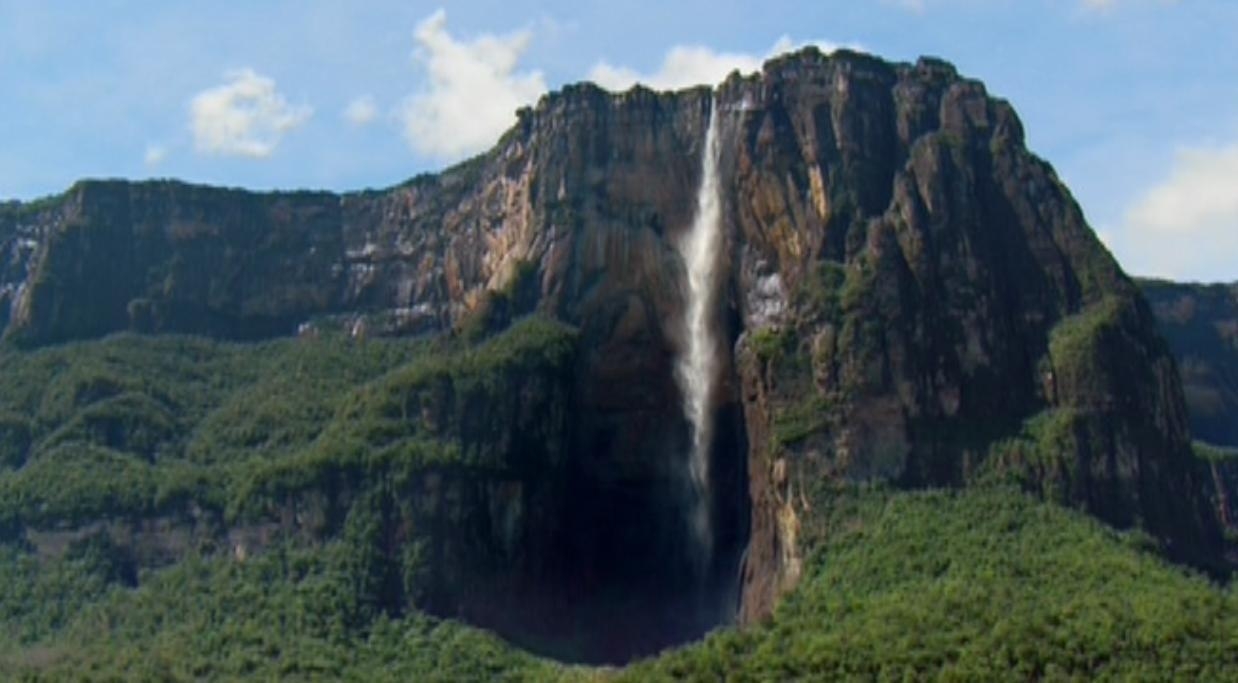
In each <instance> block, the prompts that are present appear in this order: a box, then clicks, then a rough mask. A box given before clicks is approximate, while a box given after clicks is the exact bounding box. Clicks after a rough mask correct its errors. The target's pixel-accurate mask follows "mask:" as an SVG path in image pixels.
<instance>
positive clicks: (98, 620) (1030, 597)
mask: <svg viewBox="0 0 1238 683" xmlns="http://www.w3.org/2000/svg"><path fill="white" fill-rule="evenodd" d="M817 499H818V500H817V502H818V503H819V504H821V505H822V507H821V508H819V509H818V510H817V512H816V513H815V514H814V515H813V516H812V517H811V518H809V519H808V520H806V524H805V529H804V531H805V535H806V537H807V538H808V543H809V544H810V545H811V546H812V547H813V548H814V550H813V552H812V553H811V555H810V560H809V563H808V567H807V569H806V575H805V578H804V580H803V582H802V583H801V585H800V587H799V588H798V589H797V590H796V591H795V592H794V593H792V594H791V595H790V596H789V597H788V598H787V600H786V601H785V602H784V603H783V604H782V605H781V606H780V607H779V609H778V610H777V612H776V613H775V615H774V617H773V619H772V620H771V621H770V622H769V623H768V624H764V625H761V626H758V627H756V628H753V629H750V630H748V631H742V632H741V631H737V630H735V629H730V628H728V629H723V630H721V631H718V632H716V633H715V634H713V635H711V636H710V637H708V638H707V639H706V640H705V641H704V642H702V643H700V644H697V645H692V646H689V647H685V648H682V649H680V650H676V651H672V652H669V653H667V654H665V655H663V656H661V657H659V658H655V659H652V660H648V661H644V662H639V663H637V664H635V665H633V666H631V667H629V668H628V669H624V670H610V669H601V670H590V669H565V668H562V667H560V666H558V665H556V664H553V663H550V662H546V661H544V660H538V659H535V658H533V657H530V656H528V655H526V654H524V653H522V652H520V651H519V650H516V649H514V648H512V647H510V646H508V645H505V644H503V643H502V642H500V641H497V640H495V639H494V638H493V637H490V636H487V635H485V634H484V633H483V632H480V631H477V630H475V629H471V628H468V627H465V626H461V625H457V624H455V623H453V622H450V621H447V622H444V621H439V620H435V619H432V618H429V617H426V616H424V615H422V614H421V613H419V612H416V611H413V612H409V613H407V614H405V615H403V616H401V617H398V618H391V617H388V616H386V615H383V614H382V613H381V612H379V611H376V610H375V609H373V607H372V605H369V604H367V602H366V595H367V581H368V578H367V577H369V576H371V574H370V573H369V572H370V571H371V570H372V567H369V566H367V558H372V557H374V553H373V552H368V553H367V552H366V550H365V549H366V541H365V538H366V533H365V530H364V528H362V527H363V526H364V525H360V524H350V525H349V527H350V528H349V531H348V532H347V533H346V534H345V535H344V537H343V538H341V539H339V540H337V541H334V542H331V543H326V544H323V545H320V546H314V547H296V546H293V545H283V546H279V547H276V548H274V549H272V550H269V551H268V552H267V553H265V554H263V555H261V556H259V557H255V558H252V559H250V560H248V561H246V562H238V561H235V560H234V559H232V558H229V557H224V556H215V557H205V556H197V555H195V556H192V557H190V558H188V559H186V560H184V561H183V562H181V563H180V564H179V565H177V566H175V567H172V568H169V569H165V570H161V571H158V572H151V573H149V574H146V575H144V576H142V578H141V582H140V587H138V588H136V589H134V588H128V587H125V585H124V582H123V580H120V579H118V578H117V576H118V573H120V574H123V571H122V572H118V571H117V568H116V567H115V566H114V565H113V564H112V563H111V562H110V561H109V560H108V559H107V558H108V555H107V553H106V552H105V551H106V549H105V548H102V547H98V546H90V545H89V544H87V545H85V546H83V547H82V548H81V549H79V550H77V551H76V552H72V553H70V554H68V555H66V556H65V557H64V558H62V559H61V560H58V561H56V562H53V563H52V564H51V565H50V566H47V567H45V568H44V570H43V571H42V572H39V571H36V569H35V566H34V563H35V560H34V559H33V558H31V557H29V556H23V555H22V554H21V553H20V552H18V551H16V550H14V549H6V550H5V551H4V552H3V553H2V554H0V579H2V580H3V582H4V584H5V585H6V586H9V587H11V588H10V589H9V590H7V591H6V592H5V594H4V596H3V598H0V619H3V621H4V625H5V628H4V629H3V630H0V633H3V634H4V635H3V636H0V641H2V644H0V674H3V675H5V676H8V677H12V676H19V675H23V674H35V673H41V674H43V675H46V676H47V677H49V678H53V679H58V678H61V677H64V678H76V677H78V676H80V675H85V676H88V677H94V678H98V679H106V678H109V677H114V676H126V677H131V678H150V677H154V678H168V679H176V680H191V679H202V678H207V679H214V678H222V679H229V678H234V677H236V676H240V675H253V676H259V677H274V676H280V677H286V678H289V679H293V680H297V679H300V680H306V679H314V678H326V679H344V680H358V681H361V680H366V681H374V680H549V679H551V678H558V677H563V678H567V679H599V680H609V679H612V678H615V679H619V680H670V679H679V680H723V679H725V680H753V681H757V680H789V679H803V678H809V679H814V680H815V679H822V678H824V679H834V678H840V679H845V678H860V679H865V680H872V679H881V680H904V679H906V678H907V677H911V678H916V679H919V678H925V677H930V676H931V677H937V676H941V677H943V678H947V679H953V680H998V679H1008V678H1011V677H1017V678H1020V679H1025V678H1044V679H1048V680H1063V679H1074V680H1093V679H1095V678H1122V679H1131V678H1135V679H1141V680H1174V679H1181V680H1209V681H1224V680H1238V595H1235V593H1234V591H1233V589H1232V588H1228V589H1221V588H1217V587H1216V586H1214V585H1211V584H1209V583H1208V582H1206V581H1204V580H1203V579H1201V578H1199V577H1197V576H1195V575H1192V574H1189V573H1187V572H1185V571H1183V570H1181V569H1178V568H1175V567H1173V566H1170V565H1167V564H1165V563H1164V562H1163V561H1162V560H1160V559H1159V558H1158V557H1157V556H1156V555H1155V554H1154V553H1152V552H1150V551H1149V550H1148V548H1147V547H1146V544H1147V543H1148V542H1149V540H1148V539H1147V538H1146V537H1144V536H1141V535H1137V534H1117V533H1115V532H1112V531H1110V530H1108V529H1106V528H1105V527H1103V526H1101V525H1100V524H1098V523H1097V522H1095V521H1093V520H1091V519H1088V518H1086V517H1084V516H1082V515H1080V514H1078V513H1075V512H1071V511H1067V510H1063V509H1061V508H1058V507H1055V506H1052V505H1048V504H1045V503H1039V502H1036V501H1034V500H1032V499H1030V498H1028V497H1026V496H1024V495H1022V494H1020V493H1018V492H1016V491H1014V490H1011V489H1005V488H994V489H984V490H972V491H964V492H957V493H945V492H922V493H889V492H882V491H850V492H846V491H835V492H831V494H830V495H828V496H822V495H819V496H817Z"/></svg>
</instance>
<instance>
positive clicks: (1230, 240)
mask: <svg viewBox="0 0 1238 683" xmlns="http://www.w3.org/2000/svg"><path fill="white" fill-rule="evenodd" d="M1236 181H1238V142H1236V143H1233V144H1231V145H1229V146H1222V147H1219V148H1212V149H1187V150H1181V151H1179V153H1178V155H1177V158H1176V159H1175V161H1174V163H1173V166H1172V167H1171V168H1170V171H1169V174H1168V176H1167V177H1166V178H1165V179H1164V180H1163V181H1162V182H1161V183H1160V184H1158V185H1156V186H1155V187H1153V188H1151V189H1150V190H1148V191H1147V192H1146V193H1144V195H1143V196H1142V197H1140V198H1139V199H1138V200H1137V201H1136V202H1135V203H1134V204H1133V205H1132V206H1131V208H1130V210H1129V211H1127V213H1126V217H1125V220H1124V222H1123V226H1122V230H1121V231H1120V232H1119V233H1117V234H1112V235H1109V236H1108V239H1109V240H1110V241H1111V242H1112V244H1113V246H1114V247H1116V251H1117V252H1118V254H1119V255H1120V256H1121V257H1122V262H1123V265H1124V266H1125V267H1126V268H1127V269H1128V270H1130V271H1131V272H1134V273H1138V274H1140V275H1156V276H1162V277H1173V278H1187V279H1197V280H1234V279H1238V258H1235V256H1236V255H1238V191H1236V190H1235V182H1236Z"/></svg>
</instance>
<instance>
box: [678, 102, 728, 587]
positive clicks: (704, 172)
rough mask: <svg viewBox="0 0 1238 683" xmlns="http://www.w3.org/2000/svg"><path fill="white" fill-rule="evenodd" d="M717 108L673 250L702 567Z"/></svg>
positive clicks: (707, 550) (709, 436) (706, 550)
mask: <svg viewBox="0 0 1238 683" xmlns="http://www.w3.org/2000/svg"><path fill="white" fill-rule="evenodd" d="M717 109H718V107H717V104H716V103H715V104H714V105H713V106H712V107H711V108H710V113H709V129H708V132H707V133H706V134H705V149H704V150H703V152H702V156H701V166H702V169H701V185H700V187H699V188H698V189H697V194H696V216H695V218H694V219H693V223H692V228H691V229H690V230H689V231H688V232H687V234H685V235H684V236H683V238H682V239H680V240H679V241H678V243H677V244H676V247H677V249H678V251H679V254H680V256H681V257H682V258H683V261H684V266H685V268H686V270H687V274H688V279H687V288H686V291H685V292H684V293H685V295H686V311H685V314H684V320H683V324H684V329H683V332H684V336H685V341H686V346H685V348H684V349H683V351H681V353H680V356H679V358H678V359H677V361H676V367H675V379H676V380H677V381H678V383H679V389H680V391H681V392H682V393H683V401H684V413H685V415H686V416H687V418H688V422H689V423H690V424H691V426H692V453H691V455H690V457H689V460H688V474H689V478H690V484H691V486H692V495H693V498H692V500H691V501H690V504H691V508H690V515H691V518H690V519H689V523H690V524H691V529H692V534H693V537H694V540H695V541H696V543H697V546H698V547H697V550H698V551H699V555H698V558H697V559H698V560H699V561H700V567H701V568H704V567H705V566H708V564H709V562H710V560H711V557H712V554H713V528H712V526H713V524H712V521H711V507H712V504H711V500H710V491H709V454H710V447H711V445H712V443H713V420H712V418H713V393H714V386H715V384H716V382H717V378H718V363H719V359H718V354H719V349H720V348H721V342H720V340H719V338H718V337H719V335H718V320H717V312H716V309H717V298H718V293H717V289H718V287H717V285H718V277H717V270H718V261H719V257H720V255H721V252H722V245H723V236H722V198H721V196H720V195H719V187H718V156H719V152H718V148H719V144H718V117H717Z"/></svg>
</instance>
